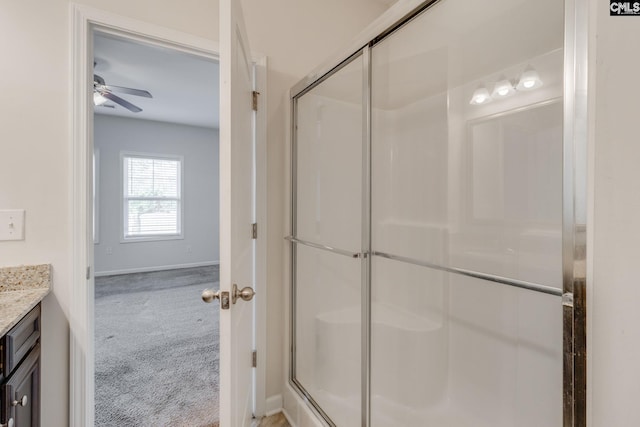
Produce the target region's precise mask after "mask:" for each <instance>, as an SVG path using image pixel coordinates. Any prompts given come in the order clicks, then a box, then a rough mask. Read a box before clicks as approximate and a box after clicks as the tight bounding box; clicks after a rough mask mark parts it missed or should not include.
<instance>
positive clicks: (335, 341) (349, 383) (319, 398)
mask: <svg viewBox="0 0 640 427" xmlns="http://www.w3.org/2000/svg"><path fill="white" fill-rule="evenodd" d="M296 261H297V262H296V276H295V281H296V295H295V298H296V299H295V300H296V317H295V322H296V329H295V330H296V335H295V349H296V359H295V360H296V365H295V378H296V380H297V381H298V382H299V383H300V384H301V385H302V386H303V387H304V389H305V390H306V391H307V392H308V393H309V394H310V395H311V397H312V398H313V399H314V400H315V401H316V403H318V405H320V407H321V408H322V410H323V411H324V412H325V413H326V414H327V415H328V416H329V417H330V418H331V419H332V420H333V422H334V423H335V424H336V425H338V426H356V425H360V401H361V391H360V385H361V383H360V372H361V360H360V342H361V339H360V337H361V327H362V322H361V307H360V300H361V297H360V295H361V294H360V293H361V287H360V286H361V262H360V260H358V259H355V258H349V257H346V256H344V255H339V254H334V253H331V252H328V251H323V250H319V249H315V248H310V247H307V246H304V245H297V247H296Z"/></svg>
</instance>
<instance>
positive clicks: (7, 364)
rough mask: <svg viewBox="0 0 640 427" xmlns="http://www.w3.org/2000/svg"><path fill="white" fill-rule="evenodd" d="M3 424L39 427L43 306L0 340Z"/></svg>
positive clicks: (2, 426) (0, 420)
mask: <svg viewBox="0 0 640 427" xmlns="http://www.w3.org/2000/svg"><path fill="white" fill-rule="evenodd" d="M0 380H1V383H0V396H1V399H2V400H1V401H0V427H40V306H39V305H38V306H36V307H35V308H34V309H33V310H32V311H31V312H29V314H27V315H26V316H25V317H23V318H22V320H20V321H19V322H18V324H16V326H14V327H13V328H12V329H11V330H10V331H9V332H7V334H6V335H5V336H3V337H2V338H1V339H0Z"/></svg>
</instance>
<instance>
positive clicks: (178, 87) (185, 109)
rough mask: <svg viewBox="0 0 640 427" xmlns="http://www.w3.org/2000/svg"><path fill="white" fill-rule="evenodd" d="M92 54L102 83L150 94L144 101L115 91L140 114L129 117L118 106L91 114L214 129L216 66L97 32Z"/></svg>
mask: <svg viewBox="0 0 640 427" xmlns="http://www.w3.org/2000/svg"><path fill="white" fill-rule="evenodd" d="M93 50H94V58H95V62H96V65H95V70H94V73H95V74H97V75H99V76H101V77H102V78H103V79H104V80H105V82H106V84H107V85H110V84H111V85H115V86H124V87H129V88H135V89H144V90H147V91H149V92H151V94H152V95H153V98H150V99H149V98H143V97H139V96H133V95H127V94H123V93H120V92H115V94H116V95H118V96H120V97H122V98H124V99H126V100H127V101H129V102H131V103H133V104H135V105H137V106H138V107H140V108H142V110H143V111H142V112H139V113H132V112H130V111H129V110H127V109H125V108H123V107H120V106H119V105H116V106H115V108H108V107H104V106H96V107H95V112H96V114H106V115H113V116H121V117H130V118H136V119H144V120H155V121H162V122H169V123H180V124H186V125H192V126H202V127H208V128H217V127H218V126H219V104H220V100H219V98H220V96H219V67H218V63H217V62H214V61H212V60H210V59H207V58H202V57H198V56H195V55H191V54H187V53H184V52H179V51H175V50H170V49H166V48H161V47H157V46H152V45H147V44H143V43H138V42H132V41H129V40H124V39H122V38H118V37H114V36H111V35H105V34H101V33H96V34H94V49H93ZM107 105H113V103H112V102H109V103H108V104H107Z"/></svg>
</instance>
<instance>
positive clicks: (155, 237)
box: [120, 151, 184, 243]
mask: <svg viewBox="0 0 640 427" xmlns="http://www.w3.org/2000/svg"><path fill="white" fill-rule="evenodd" d="M129 157H138V158H143V159H153V160H174V161H178V162H179V169H180V170H179V172H178V191H179V197H178V198H177V200H178V230H179V232H178V233H177V234H152V235H148V236H134V237H127V236H126V233H125V231H126V229H127V221H126V218H125V217H126V213H125V209H124V208H125V185H126V182H125V167H124V161H125V158H129ZM170 200H173V199H170ZM181 239H184V156H180V155H176V154H160V153H142V152H136V151H121V152H120V243H137V242H158V241H164V240H181Z"/></svg>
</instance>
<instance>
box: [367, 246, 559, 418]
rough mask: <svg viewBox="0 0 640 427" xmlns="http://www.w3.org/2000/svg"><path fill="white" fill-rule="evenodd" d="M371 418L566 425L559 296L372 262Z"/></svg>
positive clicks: (384, 261)
mask: <svg viewBox="0 0 640 427" xmlns="http://www.w3.org/2000/svg"><path fill="white" fill-rule="evenodd" d="M371 313H372V352H371V353H372V354H371V359H372V360H371V361H372V366H371V368H372V376H371V377H372V379H371V408H372V416H371V419H372V423H371V425H372V426H373V427H387V426H391V425H393V426H398V427H412V426H425V427H429V426H433V427H443V426H447V427H449V426H450V427H513V426H518V427H540V426H545V427H559V426H562V328H561V327H560V326H561V324H562V305H561V304H560V302H559V299H558V297H557V296H554V295H547V294H541V293H536V292H531V291H528V290H523V289H517V288H513V287H509V286H504V285H501V284H496V283H492V282H488V281H484V280H480V279H476V278H471V277H466V276H462V275H458V274H452V273H446V272H442V271H438V270H433V269H430V268H427V267H422V266H416V265H412V264H409V263H403V262H398V261H393V260H388V259H385V258H380V257H374V258H373V264H372V307H371Z"/></svg>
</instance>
